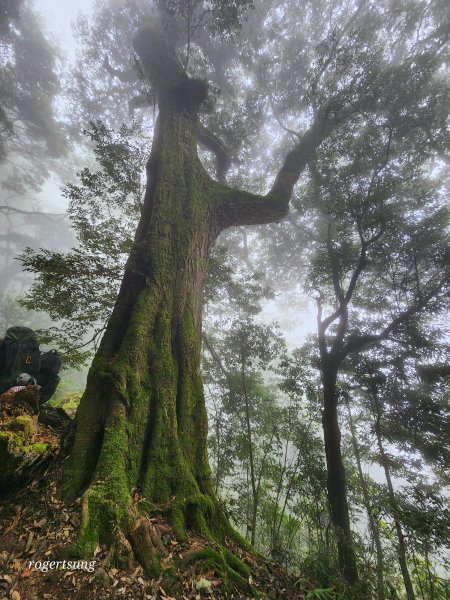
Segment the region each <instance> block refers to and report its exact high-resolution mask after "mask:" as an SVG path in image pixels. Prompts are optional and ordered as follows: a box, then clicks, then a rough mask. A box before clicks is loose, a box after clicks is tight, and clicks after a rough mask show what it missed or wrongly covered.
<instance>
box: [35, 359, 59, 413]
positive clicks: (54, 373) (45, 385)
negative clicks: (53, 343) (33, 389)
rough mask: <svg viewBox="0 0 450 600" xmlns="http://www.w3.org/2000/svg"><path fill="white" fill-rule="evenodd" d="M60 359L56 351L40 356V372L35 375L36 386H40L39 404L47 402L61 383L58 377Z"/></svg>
mask: <svg viewBox="0 0 450 600" xmlns="http://www.w3.org/2000/svg"><path fill="white" fill-rule="evenodd" d="M61 364H62V363H61V358H60V356H59V354H58V352H57V351H56V350H49V351H48V352H43V353H42V355H41V370H40V371H39V373H37V375H36V379H37V382H38V384H39V385H40V386H41V397H40V400H39V404H42V403H44V402H47V400H50V398H51V397H52V396H53V394H54V393H55V391H56V388H57V387H58V384H59V382H60V381H61V379H60V377H59V376H58V373H59V370H60V369H61Z"/></svg>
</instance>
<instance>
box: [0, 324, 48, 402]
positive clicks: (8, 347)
mask: <svg viewBox="0 0 450 600" xmlns="http://www.w3.org/2000/svg"><path fill="white" fill-rule="evenodd" d="M0 361H1V362H0V393H1V391H4V390H6V389H8V388H9V387H10V386H11V384H12V383H13V382H14V381H15V380H16V379H17V377H18V376H19V375H20V373H24V372H27V373H30V374H32V375H35V374H36V373H38V371H39V369H40V368H41V353H40V351H39V342H38V340H37V337H36V334H35V333H34V331H33V330H32V329H29V328H28V327H21V326H17V327H10V328H9V329H8V330H7V332H6V335H5V338H4V340H3V341H2V343H1V350H0Z"/></svg>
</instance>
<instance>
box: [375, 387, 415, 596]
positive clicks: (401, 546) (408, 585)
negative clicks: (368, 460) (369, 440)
mask: <svg viewBox="0 0 450 600" xmlns="http://www.w3.org/2000/svg"><path fill="white" fill-rule="evenodd" d="M373 407H374V412H375V434H376V436H377V444H378V450H379V452H380V460H381V464H382V466H383V469H384V474H385V477H386V483H387V488H388V495H389V503H390V505H391V508H392V514H393V517H394V526H395V531H396V534H397V540H398V546H397V552H398V561H399V564H400V570H401V572H402V577H403V582H404V584H405V590H406V596H407V598H408V600H415V598H416V596H415V593H414V588H413V585H412V581H411V576H410V574H409V569H408V562H407V560H406V544H405V536H404V534H403V531H402V527H401V524H400V521H399V518H398V509H397V501H396V499H395V492H394V486H393V485H392V479H391V473H390V469H389V459H388V457H387V456H386V452H385V451H384V445H383V440H382V437H381V410H380V406H379V404H378V400H377V398H376V397H375V398H374V401H373Z"/></svg>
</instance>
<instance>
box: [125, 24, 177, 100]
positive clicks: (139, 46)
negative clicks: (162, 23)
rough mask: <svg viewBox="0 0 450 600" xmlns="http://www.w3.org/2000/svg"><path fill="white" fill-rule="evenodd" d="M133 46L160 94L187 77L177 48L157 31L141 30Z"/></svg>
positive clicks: (145, 71)
mask: <svg viewBox="0 0 450 600" xmlns="http://www.w3.org/2000/svg"><path fill="white" fill-rule="evenodd" d="M133 48H134V50H135V52H136V54H137V55H138V56H139V58H140V60H141V64H142V68H143V70H144V73H145V75H146V76H147V77H148V78H149V79H150V81H151V83H152V84H153V86H154V87H155V89H156V91H157V94H158V95H160V94H161V93H162V92H164V91H165V90H167V89H168V88H170V87H173V86H176V85H177V84H179V83H180V82H182V81H184V80H185V79H187V75H186V73H185V71H184V68H183V65H182V64H181V62H180V60H179V59H178V56H177V55H176V52H175V50H174V49H173V48H172V46H171V45H170V44H169V43H168V42H166V40H165V39H164V37H163V36H162V35H161V34H160V33H158V32H157V31H155V30H152V29H143V30H142V31H140V32H139V33H138V34H137V35H136V36H135V38H134V40H133Z"/></svg>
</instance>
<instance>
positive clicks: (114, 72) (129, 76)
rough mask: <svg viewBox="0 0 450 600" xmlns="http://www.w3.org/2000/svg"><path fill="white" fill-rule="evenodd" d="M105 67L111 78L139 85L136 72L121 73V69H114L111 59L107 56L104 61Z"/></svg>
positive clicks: (130, 70)
mask: <svg viewBox="0 0 450 600" xmlns="http://www.w3.org/2000/svg"><path fill="white" fill-rule="evenodd" d="M103 67H104V68H105V69H106V70H107V71H108V73H109V74H110V75H111V77H117V79H118V80H119V81H121V82H122V83H137V82H138V81H139V78H138V76H137V73H136V71H134V70H132V69H129V70H127V71H121V70H120V69H114V67H112V66H111V64H110V62H109V58H108V56H107V55H105V58H104V59H103Z"/></svg>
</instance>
